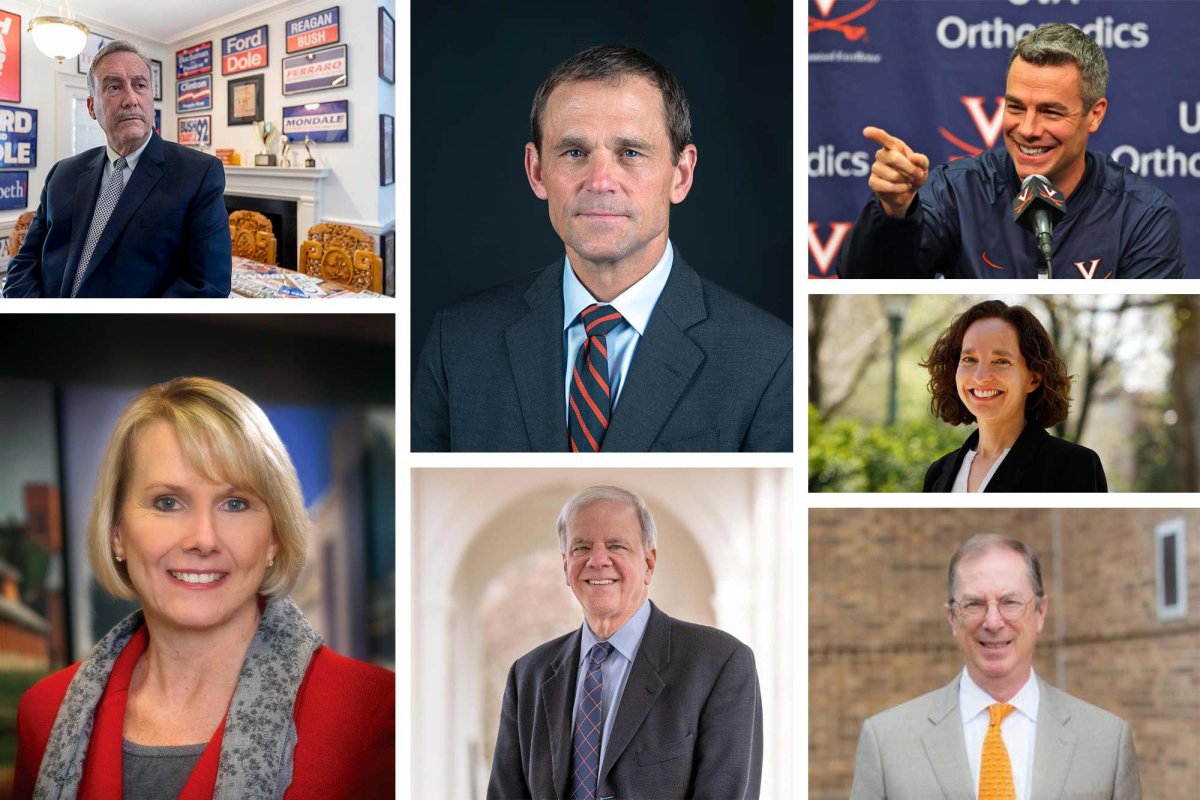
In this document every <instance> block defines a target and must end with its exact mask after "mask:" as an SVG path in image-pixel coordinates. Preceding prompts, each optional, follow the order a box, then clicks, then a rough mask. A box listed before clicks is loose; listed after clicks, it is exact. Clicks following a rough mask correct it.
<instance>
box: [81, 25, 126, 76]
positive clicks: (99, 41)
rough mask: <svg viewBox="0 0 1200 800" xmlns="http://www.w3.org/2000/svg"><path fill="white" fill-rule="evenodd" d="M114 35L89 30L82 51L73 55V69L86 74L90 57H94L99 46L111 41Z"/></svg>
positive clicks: (89, 66) (90, 61) (89, 64)
mask: <svg viewBox="0 0 1200 800" xmlns="http://www.w3.org/2000/svg"><path fill="white" fill-rule="evenodd" d="M115 38H116V37H114V36H105V35H104V34H102V33H96V32H94V31H93V32H91V33H89V34H88V35H87V41H86V42H84V45H83V52H82V53H80V54H79V55H78V56H76V57H75V71H76V72H78V73H79V74H80V75H87V74H88V69H89V68H91V66H92V59H93V58H95V57H96V53H99V52H100V48H101V47H104V45H106V44H108V43H109V42H111V41H112V40H113V39H115Z"/></svg>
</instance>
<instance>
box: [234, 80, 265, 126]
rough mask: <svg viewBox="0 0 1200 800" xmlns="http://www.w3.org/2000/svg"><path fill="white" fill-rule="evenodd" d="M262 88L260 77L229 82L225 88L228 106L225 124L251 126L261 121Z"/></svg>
mask: <svg viewBox="0 0 1200 800" xmlns="http://www.w3.org/2000/svg"><path fill="white" fill-rule="evenodd" d="M264 87H265V82H264V78H263V76H262V75H251V76H250V77H248V78H236V79H234V80H231V81H229V82H228V85H227V86H226V90H227V91H226V96H227V98H228V105H229V119H228V122H227V123H226V124H228V125H252V124H253V123H254V122H256V121H257V120H260V119H262V118H263V92H264Z"/></svg>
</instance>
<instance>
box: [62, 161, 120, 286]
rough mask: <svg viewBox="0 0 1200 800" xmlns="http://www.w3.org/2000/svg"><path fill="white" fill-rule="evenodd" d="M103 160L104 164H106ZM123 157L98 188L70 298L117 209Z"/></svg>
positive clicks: (116, 162) (81, 280)
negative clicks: (109, 219) (97, 195)
mask: <svg viewBox="0 0 1200 800" xmlns="http://www.w3.org/2000/svg"><path fill="white" fill-rule="evenodd" d="M107 161H108V160H107V159H105V163H107ZM126 163H127V162H126V161H125V156H120V157H119V158H117V160H116V161H114V162H113V169H112V171H111V172H109V173H108V175H107V176H105V178H104V185H103V186H102V187H100V196H99V197H98V198H97V199H96V211H95V213H93V214H92V225H91V227H90V228H88V234H87V239H85V240H84V242H83V252H82V253H80V254H79V266H77V267H76V268H75V280H74V282H72V284H71V297H74V296H75V295H77V294H79V284H81V283H83V273H85V272H87V267H88V262H89V261H91V260H92V253H94V252H96V243H97V242H99V241H100V234H102V233H104V226H105V225H107V224H108V218H109V217H111V216H112V212H113V209H114V208H116V207H117V201H118V200H120V199H121V192H122V191H124V189H125V176H124V175H122V174H121V173H122V172H123V171H124V169H125V164H126Z"/></svg>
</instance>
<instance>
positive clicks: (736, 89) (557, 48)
mask: <svg viewBox="0 0 1200 800" xmlns="http://www.w3.org/2000/svg"><path fill="white" fill-rule="evenodd" d="M791 14H792V11H791V6H790V4H789V3H787V2H782V1H781V0H774V1H771V0H765V1H764V0H759V1H758V2H749V3H741V4H731V3H722V2H697V3H645V2H640V3H631V2H610V3H595V2H589V3H581V2H566V3H557V2H556V3H494V2H439V3H433V2H419V3H414V4H413V10H412V153H413V156H412V198H411V208H412V337H413V340H412V343H411V347H412V355H413V364H414V367H415V364H416V361H417V355H418V354H419V352H420V348H421V346H422V344H423V343H424V341H425V337H426V335H427V334H428V333H429V326H430V324H431V323H432V321H433V316H434V314H435V313H436V312H437V310H438V309H440V308H442V307H443V306H445V305H447V304H448V303H451V302H453V301H454V300H457V299H459V298H460V297H463V296H465V295H467V294H470V293H472V292H475V291H479V290H481V289H485V288H487V287H489V286H494V285H496V284H499V283H503V282H505V281H508V280H510V279H512V278H515V277H517V276H519V275H522V274H524V273H527V272H530V271H532V270H535V269H538V268H540V267H544V266H546V265H547V264H549V263H550V262H552V261H554V260H555V259H559V258H561V257H562V256H563V253H564V250H563V245H562V241H561V240H560V239H559V238H558V236H557V235H556V234H555V233H554V229H553V228H552V227H551V226H550V220H549V217H548V216H547V212H546V203H545V201H543V200H539V199H538V198H537V197H535V196H534V194H533V192H532V191H531V190H530V188H529V182H528V181H527V180H526V177H525V170H524V147H525V143H526V142H527V141H529V107H530V104H531V103H532V101H533V93H534V91H535V90H536V89H537V87H538V84H540V83H541V81H542V79H543V78H545V77H546V75H547V74H548V73H549V72H550V70H552V69H553V68H554V67H555V66H556V65H557V64H558V63H559V62H560V61H562V60H563V59H565V58H567V57H568V56H569V55H571V54H573V53H576V52H579V51H580V50H583V49H585V48H587V47H590V46H592V45H596V44H623V45H627V46H631V47H636V48H639V49H641V50H644V51H646V52H647V53H649V54H650V55H651V56H653V57H654V58H656V59H658V60H659V61H661V62H663V63H664V64H666V65H667V66H668V67H670V69H671V70H672V71H673V72H674V73H675V75H676V76H677V77H678V78H679V81H680V83H682V84H683V89H684V91H685V92H686V93H687V97H688V103H689V105H690V106H691V112H692V138H693V142H694V143H695V144H696V147H697V149H698V150H699V159H698V162H697V167H696V177H695V182H694V183H693V185H692V189H691V192H690V193H689V194H688V197H687V199H686V200H684V201H683V203H681V204H679V205H676V206H672V208H671V228H670V230H671V240H672V242H674V243H675V245H676V246H677V247H678V248H679V250H680V252H681V253H682V254H683V257H684V259H685V260H687V262H688V263H689V264H690V265H691V266H692V267H693V268H694V269H695V270H696V271H697V272H699V273H700V274H701V275H703V276H704V277H706V278H709V279H711V280H713V281H714V282H716V283H718V284H720V285H721V286H723V287H725V288H727V289H729V290H731V291H733V292H734V293H736V294H738V295H740V296H742V297H744V298H745V299H747V300H749V301H750V302H752V303H754V304H756V305H758V306H760V307H761V308H764V309H766V310H767V311H769V312H771V313H772V314H775V315H776V316H778V317H780V318H781V319H783V320H786V321H787V322H789V323H790V322H791V320H792V200H791V197H792V144H791V141H792V139H791V137H792V66H791V59H792V44H791V39H792V35H791V32H792V23H791V19H792V16H791Z"/></svg>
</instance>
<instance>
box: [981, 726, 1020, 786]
mask: <svg viewBox="0 0 1200 800" xmlns="http://www.w3.org/2000/svg"><path fill="white" fill-rule="evenodd" d="M1012 710H1013V707H1012V706H1011V705H1009V704H1008V703H995V704H994V705H990V706H988V714H989V715H991V719H990V720H989V721H988V732H987V736H985V737H983V761H982V762H981V763H980V765H979V800H1017V789H1016V787H1015V786H1013V772H1012V762H1011V761H1009V760H1008V749H1007V748H1006V747H1005V746H1004V739H1003V738H1001V736H1000V723H1001V722H1003V721H1004V718H1005V717H1007V716H1008V715H1009V714H1011V713H1012Z"/></svg>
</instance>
